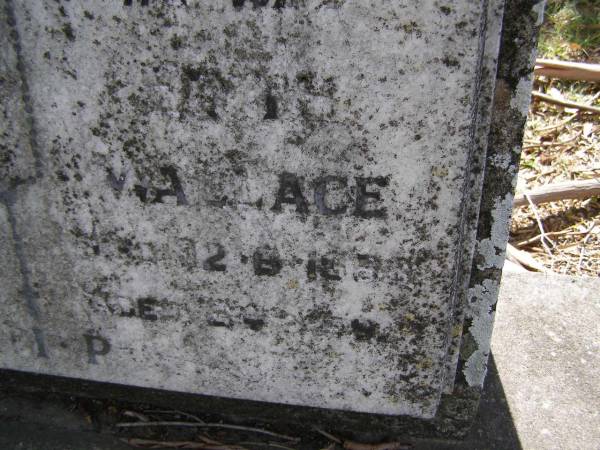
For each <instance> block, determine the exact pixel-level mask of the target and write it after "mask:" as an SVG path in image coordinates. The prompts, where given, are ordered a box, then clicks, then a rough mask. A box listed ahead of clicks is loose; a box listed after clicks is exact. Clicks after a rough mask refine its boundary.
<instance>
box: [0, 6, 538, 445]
mask: <svg viewBox="0 0 600 450" xmlns="http://www.w3.org/2000/svg"><path fill="white" fill-rule="evenodd" d="M4 5H5V6H4V10H3V11H2V14H3V16H2V24H3V25H2V34H1V39H2V58H1V62H2V83H1V84H0V86H1V89H2V98H3V100H2V106H3V123H2V132H3V134H2V138H1V145H2V147H1V148H2V161H1V164H2V166H1V168H2V184H1V190H2V193H1V199H2V208H0V211H1V215H0V226H1V227H2V235H1V236H2V245H1V248H0V251H1V252H2V258H1V260H0V264H1V270H0V273H1V275H0V277H1V278H0V279H1V280H2V290H1V293H0V296H1V297H0V298H1V308H2V309H1V311H2V319H1V320H2V326H1V327H0V344H1V348H2V353H1V356H0V367H2V368H4V369H6V370H10V371H18V372H31V373H35V374H43V375H50V376H63V377H69V378H73V379H83V380H92V381H97V382H103V383H116V384H121V385H131V386H138V387H146V388H154V389H161V390H168V391H175V392H183V393H190V394H199V395H202V396H207V397H206V398H225V399H234V400H239V401H240V402H242V403H243V402H244V401H248V402H250V403H252V402H261V403H260V405H262V408H266V407H265V404H270V405H271V406H272V407H273V408H276V407H277V405H282V404H283V405H288V406H286V407H294V408H297V410H298V411H301V410H302V411H309V412H310V411H314V409H311V408H321V409H322V410H325V411H329V412H335V414H339V415H338V416H336V417H349V418H350V419H349V420H352V419H351V418H352V417H363V418H364V417H379V418H381V421H382V422H381V423H385V426H388V427H391V428H393V429H398V430H402V429H403V428H402V426H403V425H402V424H406V423H408V424H413V425H414V424H417V423H419V424H420V423H425V424H429V425H427V426H428V427H429V428H418V427H417V428H414V429H415V430H425V431H423V432H424V433H429V432H430V431H428V430H433V429H435V432H439V433H441V434H444V433H449V434H451V433H455V432H460V429H462V428H464V426H466V425H464V424H466V423H468V421H469V419H470V418H471V417H472V415H473V414H474V409H475V408H476V402H477V395H478V392H479V391H480V390H481V386H482V384H483V379H484V375H485V368H486V361H487V355H488V353H489V342H490V334H491V327H492V321H493V311H494V308H495V306H494V305H495V301H496V295H497V289H498V281H499V273H500V269H501V266H502V262H503V252H504V246H505V243H506V240H507V227H508V220H509V215H510V210H511V202H512V184H511V183H512V180H513V179H514V177H515V175H516V168H517V161H518V153H519V145H520V144H519V135H520V132H521V129H522V126H523V120H524V113H525V111H526V107H527V102H528V95H529V91H528V90H529V88H530V80H529V78H528V77H527V75H528V71H527V69H528V68H529V67H530V65H531V61H532V60H531V55H532V53H531V48H532V47H533V45H534V41H535V39H534V36H535V31H536V26H538V25H539V17H540V15H541V8H542V7H541V5H540V4H538V3H537V2H516V1H512V2H508V6H507V8H508V9H507V11H506V12H505V11H504V9H503V5H504V2H502V1H500V0H489V1H482V2H468V1H463V0H461V1H452V2H450V1H448V2H444V1H438V0H436V1H432V0H428V1H422V2H412V1H406V0H403V1H394V2H389V1H384V0H373V1H370V2H364V1H359V0H335V1H334V0H251V1H244V0H221V1H213V2H204V1H196V0H187V1H183V0H182V1H175V0H173V1H164V2H162V1H160V2H159V1H150V0H145V1H144V0H142V1H135V0H125V1H116V0H114V1H108V2H69V1H54V0H52V1H50V0H43V1H41V0H36V1H12V0H11V1H5V2H4ZM503 13H504V15H503ZM503 18H504V19H503ZM503 27H504V31H503V33H504V34H503V36H502V49H503V53H502V54H501V57H500V62H499V57H498V55H499V54H500V47H501V45H500V43H501V29H502V28H503ZM503 71H504V72H503ZM496 73H498V74H499V75H498V79H497V78H496ZM494 93H495V94H494ZM494 95H495V99H496V100H495V102H493V101H492V100H493V96H494ZM490 124H492V125H490ZM490 129H491V130H492V131H491V132H490ZM488 144H489V145H488ZM492 144H493V145H492ZM484 173H485V176H484ZM480 206H481V208H480ZM250 403H249V404H250ZM474 405H475V406H474ZM303 408H304V409H303ZM307 414H308V416H310V414H309V413H307ZM332 414H333V413H332ZM353 414H354V415H353ZM413 425H411V426H413ZM394 427H395V428H394ZM461 427H462V428H461ZM457 430H458V431H457Z"/></svg>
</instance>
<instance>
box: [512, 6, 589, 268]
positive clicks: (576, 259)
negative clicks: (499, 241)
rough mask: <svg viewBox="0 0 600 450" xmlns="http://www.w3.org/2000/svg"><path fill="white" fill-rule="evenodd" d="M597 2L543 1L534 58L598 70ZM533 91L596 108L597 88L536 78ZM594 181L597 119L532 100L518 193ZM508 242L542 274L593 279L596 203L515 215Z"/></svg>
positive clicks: (553, 205)
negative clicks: (582, 64) (594, 66)
mask: <svg viewBox="0 0 600 450" xmlns="http://www.w3.org/2000/svg"><path fill="white" fill-rule="evenodd" d="M599 23H600V2H598V3H596V2H590V1H587V2H586V1H579V2H577V1H550V2H549V3H548V8H547V11H546V22H545V25H544V29H543V30H542V34H541V37H540V44H539V49H538V54H539V57H545V58H553V59H562V60H567V61H578V62H585V63H593V64H600V25H599ZM534 91H537V92H541V93H545V94H547V95H550V96H552V97H554V98H557V99H566V100H570V101H574V102H577V103H580V104H585V105H590V106H600V83H593V82H580V81H561V80H556V79H551V78H545V77H536V79H535V83H534ZM591 178H594V179H598V182H599V183H600V115H598V114H593V113H589V112H585V111H582V110H579V109H572V108H565V107H562V106H557V105H554V104H550V103H546V102H542V101H538V100H536V101H533V102H532V104H531V106H530V110H529V117H528V121H527V126H526V130H525V136H524V140H523V153H522V156H521V166H520V171H519V181H518V185H517V192H518V193H523V192H527V191H530V190H532V189H535V188H536V187H538V186H542V185H547V184H551V183H556V182H562V181H569V180H582V179H591ZM510 243H511V244H512V245H513V246H515V247H516V248H517V249H520V250H524V251H526V252H528V253H529V254H530V255H531V256H533V258H535V259H536V260H537V261H539V262H540V263H541V264H543V266H544V267H545V268H546V270H548V271H551V272H555V273H560V274H568V275H577V276H592V277H597V276H600V199H599V198H598V197H592V198H588V199H584V200H562V201H556V202H550V203H543V204H539V205H537V206H535V207H532V206H531V205H528V206H522V207H519V208H516V209H515V210H514V211H513V220H512V224H511V237H510Z"/></svg>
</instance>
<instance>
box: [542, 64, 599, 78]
mask: <svg viewBox="0 0 600 450" xmlns="http://www.w3.org/2000/svg"><path fill="white" fill-rule="evenodd" d="M534 73H535V74H536V75H541V76H545V77H550V78H559V79H561V80H578V81H600V64H585V63H576V62H570V61H556V60H551V59H541V58H540V59H537V60H536V61H535V69H534Z"/></svg>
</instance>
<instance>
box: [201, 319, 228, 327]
mask: <svg viewBox="0 0 600 450" xmlns="http://www.w3.org/2000/svg"><path fill="white" fill-rule="evenodd" d="M207 323H208V325H209V326H211V327H223V328H232V327H233V325H232V323H231V322H224V321H222V320H215V319H208V321H207Z"/></svg>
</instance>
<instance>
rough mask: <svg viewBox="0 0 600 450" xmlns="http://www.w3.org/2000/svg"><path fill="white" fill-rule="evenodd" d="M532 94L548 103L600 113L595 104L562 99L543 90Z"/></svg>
mask: <svg viewBox="0 0 600 450" xmlns="http://www.w3.org/2000/svg"><path fill="white" fill-rule="evenodd" d="M531 95H532V96H533V97H534V98H537V99H539V100H543V101H544V102H546V103H552V104H555V105H559V106H564V107H565V108H575V109H580V110H582V111H587V112H591V113H594V114H600V108H597V107H595V106H590V105H584V104H582V103H576V102H571V101H569V100H561V99H558V98H554V97H552V96H550V95H546V94H542V93H541V92H536V91H533V92H532V93H531Z"/></svg>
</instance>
